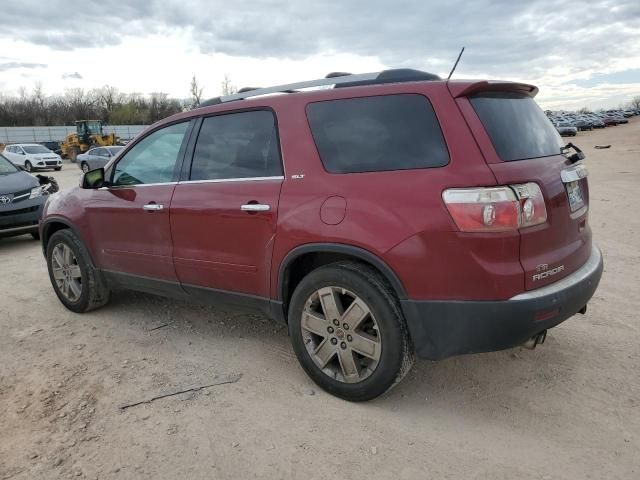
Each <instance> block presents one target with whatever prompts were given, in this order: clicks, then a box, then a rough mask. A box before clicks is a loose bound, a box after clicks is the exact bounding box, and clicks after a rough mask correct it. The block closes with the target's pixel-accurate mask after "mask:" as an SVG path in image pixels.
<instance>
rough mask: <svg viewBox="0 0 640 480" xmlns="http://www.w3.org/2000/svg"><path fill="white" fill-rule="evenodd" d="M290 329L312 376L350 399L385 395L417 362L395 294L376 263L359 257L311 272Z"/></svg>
mask: <svg viewBox="0 0 640 480" xmlns="http://www.w3.org/2000/svg"><path fill="white" fill-rule="evenodd" d="M289 333H290V335H291V342H292V344H293V348H294V351H295V353H296V356H297V357H298V360H299V361H300V364H301V365H302V367H303V368H304V370H305V371H306V372H307V374H308V375H309V376H310V377H311V379H312V380H313V381H314V382H315V383H316V384H318V385H319V386H320V387H321V388H323V389H324V390H326V391H327V392H329V393H331V394H333V395H336V396H338V397H340V398H343V399H345V400H350V401H365V400H371V399H373V398H375V397H377V396H379V395H382V394H383V393H384V392H386V391H387V390H389V389H390V388H391V387H393V386H394V385H395V384H396V383H398V382H399V381H400V380H401V379H402V378H403V377H404V375H406V373H407V372H408V371H409V369H410V368H411V365H412V364H413V353H412V349H411V347H410V342H409V336H408V334H407V330H406V326H405V323H404V319H403V317H402V313H401V311H400V308H399V306H398V301H397V299H396V298H395V295H394V294H393V292H392V291H391V289H390V288H389V287H388V286H387V285H386V283H385V282H384V281H383V280H382V278H381V277H380V276H379V274H378V273H377V272H376V271H375V270H374V269H372V268H371V267H369V266H366V265H362V264H359V263H355V262H344V263H335V264H331V265H327V266H324V267H320V268H318V269H316V270H314V271H313V272H311V273H310V274H309V275H307V276H306V277H305V278H304V279H303V280H302V281H301V282H300V284H299V285H298V287H297V288H296V290H295V292H294V294H293V296H292V298H291V304H290V308H289Z"/></svg>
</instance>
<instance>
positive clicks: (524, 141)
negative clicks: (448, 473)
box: [469, 92, 564, 162]
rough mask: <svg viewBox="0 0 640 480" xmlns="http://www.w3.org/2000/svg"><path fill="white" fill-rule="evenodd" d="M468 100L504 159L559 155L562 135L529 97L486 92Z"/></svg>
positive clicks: (508, 160)
mask: <svg viewBox="0 0 640 480" xmlns="http://www.w3.org/2000/svg"><path fill="white" fill-rule="evenodd" d="M469 100H470V101H471V105H473V108H474V110H475V111H476V113H477V114H478V117H480V120H481V121H482V124H483V125H484V128H485V130H486V131H487V133H488V134H489V137H490V138H491V142H492V143H493V146H494V148H495V149H496V152H497V153H498V156H499V157H500V158H501V159H502V160H504V161H507V162H510V161H513V160H525V159H528V158H537V157H548V156H550V155H558V154H560V147H561V146H562V139H561V138H560V135H559V134H558V132H557V131H556V129H555V128H554V126H553V124H552V123H551V122H550V121H549V120H548V119H547V117H546V116H545V114H544V112H543V111H542V110H541V109H540V107H538V104H537V103H536V102H535V101H534V100H533V98H531V97H530V96H528V95H523V94H519V93H509V92H500V93H484V94H481V95H476V96H474V97H471V98H470V99H469ZM562 123H564V122H561V124H562Z"/></svg>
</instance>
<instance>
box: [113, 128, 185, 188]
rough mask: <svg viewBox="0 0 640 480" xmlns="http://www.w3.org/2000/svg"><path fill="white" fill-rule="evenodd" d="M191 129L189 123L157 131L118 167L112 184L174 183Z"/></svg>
mask: <svg viewBox="0 0 640 480" xmlns="http://www.w3.org/2000/svg"><path fill="white" fill-rule="evenodd" d="M188 126H189V123H188V122H183V123H178V124H175V125H171V126H170V127H165V128H162V129H160V130H156V131H155V132H153V133H152V134H150V135H148V136H146V137H145V138H144V139H142V140H141V141H140V142H138V143H137V144H135V145H134V146H133V148H132V149H131V150H129V151H128V152H127V153H126V154H125V156H124V157H122V158H121V159H120V161H119V162H118V163H117V164H116V165H115V169H114V172H113V182H112V183H113V184H114V185H138V184H148V183H165V182H171V181H173V173H174V169H175V166H176V161H177V160H178V153H179V152H180V147H181V146H182V142H183V140H184V135H185V133H186V131H187V128H188Z"/></svg>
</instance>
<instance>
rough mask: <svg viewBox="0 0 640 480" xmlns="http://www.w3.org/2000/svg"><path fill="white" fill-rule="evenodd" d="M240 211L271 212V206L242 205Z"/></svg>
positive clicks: (261, 204) (259, 204)
mask: <svg viewBox="0 0 640 480" xmlns="http://www.w3.org/2000/svg"><path fill="white" fill-rule="evenodd" d="M240 210H242V211H243V212H268V211H269V210H271V206H270V205H265V204H263V203H248V204H246V205H240Z"/></svg>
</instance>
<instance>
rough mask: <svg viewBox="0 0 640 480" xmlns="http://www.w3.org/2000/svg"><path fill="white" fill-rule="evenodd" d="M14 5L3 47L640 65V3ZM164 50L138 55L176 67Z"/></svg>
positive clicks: (583, 74) (155, 0)
mask: <svg viewBox="0 0 640 480" xmlns="http://www.w3.org/2000/svg"><path fill="white" fill-rule="evenodd" d="M5 3H8V5H5V8H3V28H2V30H0V42H2V41H3V38H4V39H12V40H15V39H20V40H23V41H25V42H27V43H30V44H31V45H38V46H45V47H47V48H49V49H51V50H52V51H61V52H64V51H69V52H77V51H81V50H87V49H98V51H101V50H103V47H109V46H118V45H119V46H128V45H130V44H132V43H134V41H135V40H136V39H140V38H151V37H153V36H158V35H160V36H171V35H177V36H180V37H185V38H187V39H188V49H191V51H195V52H201V53H203V54H213V55H215V54H222V55H227V56H229V57H234V58H247V57H251V58H252V59H275V60H279V61H285V60H292V61H303V60H305V59H309V58H312V57H314V56H316V57H317V56H321V55H331V54H350V55H354V56H359V57H367V58H375V59H378V60H379V62H380V63H381V64H383V65H385V66H388V67H414V68H420V69H423V70H427V71H432V72H434V73H438V74H441V75H442V74H444V75H446V74H447V73H448V71H449V70H450V68H451V66H452V64H453V62H454V60H455V57H456V55H457V53H458V51H459V50H460V47H462V46H465V47H466V51H465V54H464V56H463V58H462V60H461V62H460V65H459V66H458V69H457V71H456V76H457V77H485V78H486V77H489V78H506V79H512V80H524V81H528V82H532V83H537V84H539V85H541V86H542V85H544V86H547V87H552V88H558V89H561V88H562V85H563V84H566V83H568V82H573V81H577V80H587V79H589V78H590V77H592V76H593V75H595V74H597V73H607V74H608V73H613V72H621V71H624V70H630V69H638V68H640V2H639V1H638V0H590V1H589V2H567V1H566V0H527V1H526V2H524V1H513V0H474V1H472V2H470V1H468V0H447V1H446V2H441V1H438V0H394V1H393V2H391V1H390V0H349V1H345V0H314V1H313V2H309V1H302V0H236V1H235V2H233V3H229V2H228V1H224V2H223V1H222V0H129V1H128V2H126V4H124V5H123V4H122V2H120V1H116V0H100V1H99V0H82V1H80V0H48V1H47V2H41V1H40V0H5ZM70 11H72V12H74V14H73V18H70V17H69V16H68V12H70ZM96 12H101V14H100V15H98V14H97V13H96ZM160 49H161V48H160V47H157V50H155V51H143V52H141V51H133V50H132V51H131V55H133V56H142V55H144V56H145V57H154V56H155V57H157V59H158V61H159V62H160V61H166V62H169V63H170V62H171V59H170V58H166V59H164V58H163V52H161V51H160ZM105 60H106V61H109V60H110V59H105ZM334 70H335V68H334ZM232 73H233V72H232ZM636 83H640V79H639V80H638V81H637V82H636Z"/></svg>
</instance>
